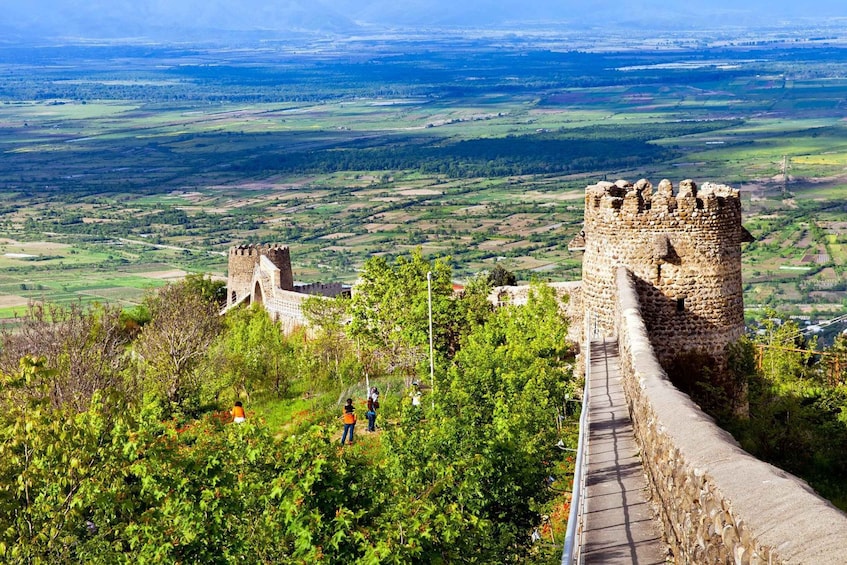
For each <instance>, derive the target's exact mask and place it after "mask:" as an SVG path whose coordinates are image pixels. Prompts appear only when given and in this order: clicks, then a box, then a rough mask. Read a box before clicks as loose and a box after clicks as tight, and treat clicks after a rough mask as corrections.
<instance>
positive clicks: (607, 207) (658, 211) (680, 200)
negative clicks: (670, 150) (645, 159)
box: [585, 179, 741, 221]
mask: <svg viewBox="0 0 847 565" xmlns="http://www.w3.org/2000/svg"><path fill="white" fill-rule="evenodd" d="M608 211H613V212H617V213H620V214H621V215H626V216H641V217H643V218H644V219H645V220H647V221H672V220H674V219H692V220H694V219H697V218H699V219H700V220H701V221H703V220H709V219H710V218H714V217H719V216H726V217H730V218H732V217H734V216H735V215H736V214H740V212H741V199H740V197H739V192H738V189H735V188H732V187H729V186H727V185H724V184H713V183H709V182H707V183H703V185H702V186H700V187H698V186H697V184H696V183H695V182H694V181H692V180H684V181H682V182H680V183H679V190H678V191H676V192H675V191H674V186H673V183H671V181H669V180H668V179H664V180H662V181H661V182H660V183H659V186H658V187H657V189H656V191H655V192H654V191H653V185H652V184H651V183H650V181H648V180H647V179H641V180H639V181H638V182H636V183H635V184H632V183H630V182H629V181H625V180H619V181H617V182H614V183H611V182H605V181H604V182H599V183H597V184H594V185H591V186H589V187H587V188H586V189H585V214H586V216H589V215H598V214H604V213H608Z"/></svg>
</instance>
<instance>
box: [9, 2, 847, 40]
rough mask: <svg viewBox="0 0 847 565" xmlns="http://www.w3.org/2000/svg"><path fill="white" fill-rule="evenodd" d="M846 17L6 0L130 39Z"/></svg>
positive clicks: (609, 8)
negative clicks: (168, 34)
mask: <svg viewBox="0 0 847 565" xmlns="http://www.w3.org/2000/svg"><path fill="white" fill-rule="evenodd" d="M808 16H814V17H833V16H843V17H847V2H845V1H844V0H837V1H836V0H804V1H803V2H798V1H796V0H793V1H791V2H788V1H786V0H747V1H744V0H736V1H731V0H685V1H680V0H631V1H627V2H623V1H616V0H588V1H576V0H558V1H557V0H460V1H456V0H274V1H271V0H0V29H3V28H5V29H12V30H20V31H21V32H22V33H33V32H40V33H45V34H50V35H67V36H93V37H96V36H103V37H116V36H132V35H146V34H150V33H155V32H156V30H162V29H170V30H175V29H184V30H195V31H196V30H209V29H228V30H256V29H264V30H274V31H285V30H307V31H319V32H339V33H345V32H352V31H354V30H356V29H359V28H361V26H365V27H370V26H379V27H392V26H404V27H406V26H416V27H430V26H445V25H449V26H462V27H492V26H508V27H520V25H521V23H522V22H527V21H532V22H539V21H547V22H562V23H564V24H566V25H568V26H569V27H573V26H577V27H578V26H580V25H585V26H597V25H606V26H610V27H613V26H617V27H620V26H635V25H638V26H642V27H648V28H649V27H655V32H656V33H657V34H660V33H661V32H662V31H663V30H664V29H680V28H683V29H684V28H691V27H696V28H702V27H709V26H713V27H720V26H723V25H765V24H768V23H780V24H785V23H789V24H790V23H791V22H792V21H800V20H801V19H803V18H806V17H808Z"/></svg>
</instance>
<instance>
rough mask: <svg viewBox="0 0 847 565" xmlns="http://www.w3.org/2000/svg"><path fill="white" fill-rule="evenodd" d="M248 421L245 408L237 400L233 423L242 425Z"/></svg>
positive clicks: (233, 409)
mask: <svg viewBox="0 0 847 565" xmlns="http://www.w3.org/2000/svg"><path fill="white" fill-rule="evenodd" d="M246 419H247V414H245V413H244V406H243V405H242V404H241V401H240V400H237V401H236V402H235V406H233V407H232V421H233V422H235V423H236V424H240V423H241V422H243V421H244V420H246Z"/></svg>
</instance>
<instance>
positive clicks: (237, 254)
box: [226, 245, 294, 306]
mask: <svg viewBox="0 0 847 565" xmlns="http://www.w3.org/2000/svg"><path fill="white" fill-rule="evenodd" d="M262 257H265V258H267V260H269V261H270V262H271V263H272V264H273V265H274V266H275V267H277V268H278V269H279V281H273V283H274V286H277V287H278V288H280V289H282V290H294V276H293V275H292V272H291V256H290V254H289V251H288V246H285V245H238V246H235V247H231V248H230V249H229V274H228V276H227V281H226V290H227V305H228V306H231V305H233V304H235V303H236V302H238V301H239V300H241V299H242V298H243V297H244V296H249V295H251V294H252V293H253V292H254V290H256V289H255V288H254V286H255V283H254V278H253V274H254V272H255V271H256V266H257V265H258V264H259V263H260V261H261V260H262ZM259 298H261V297H259Z"/></svg>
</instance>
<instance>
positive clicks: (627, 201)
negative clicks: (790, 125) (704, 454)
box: [582, 180, 752, 378]
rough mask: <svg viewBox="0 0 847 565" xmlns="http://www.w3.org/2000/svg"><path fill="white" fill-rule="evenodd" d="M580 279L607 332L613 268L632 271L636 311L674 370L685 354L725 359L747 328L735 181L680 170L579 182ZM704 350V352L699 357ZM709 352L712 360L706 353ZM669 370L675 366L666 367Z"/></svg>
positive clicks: (746, 237)
mask: <svg viewBox="0 0 847 565" xmlns="http://www.w3.org/2000/svg"><path fill="white" fill-rule="evenodd" d="M583 237H584V248H585V255H584V257H583V268H582V280H583V285H582V288H583V291H582V292H583V300H584V304H585V310H586V313H589V314H590V316H591V320H592V323H593V324H596V327H597V328H598V329H600V330H601V331H603V332H605V333H607V334H609V335H611V334H613V333H614V327H615V297H616V289H615V271H616V269H617V267H618V266H621V265H622V266H625V267H626V268H627V269H628V270H629V271H630V272H631V273H632V275H633V276H634V277H635V281H636V287H637V289H638V295H639V302H640V304H641V309H642V317H643V319H644V322H645V324H646V326H647V330H648V333H649V335H650V340H651V342H652V344H653V347H654V348H655V350H656V353H657V355H658V357H659V361H660V362H661V363H662V365H663V366H664V367H665V369H666V370H667V371H668V372H669V374H670V373H672V372H673V371H672V368H673V367H674V365H675V364H677V365H679V360H680V359H681V357H683V356H684V355H685V354H689V357H690V356H691V354H694V353H695V352H697V353H699V354H703V355H705V356H707V357H709V358H711V362H712V363H713V364H714V366H713V367H712V369H713V370H714V371H715V372H721V371H723V369H725V367H726V346H727V344H729V343H731V342H733V341H735V340H737V339H738V338H739V337H741V336H742V335H743V334H744V302H743V296H742V284H741V244H742V243H743V242H746V241H751V240H752V238H751V236H750V234H749V232H747V230H746V229H744V227H742V225H741V200H740V198H739V192H738V190H737V189H733V188H731V187H729V186H726V185H721V184H711V183H704V184H703V185H702V186H700V187H699V188H698V187H697V185H696V184H695V183H694V182H693V181H691V180H684V181H682V182H681V183H680V185H679V190H678V191H676V192H675V191H674V187H673V185H672V184H671V182H670V181H669V180H663V181H661V182H660V183H659V186H658V188H657V189H656V190H655V192H654V191H653V186H652V185H651V184H650V182H649V181H647V180H640V181H638V182H637V183H635V184H631V183H629V182H626V181H617V182H615V183H610V182H601V183H598V184H595V185H592V186H589V187H587V188H586V190H585V227H584V234H583ZM703 359H704V360H705V359H706V358H705V357H703ZM707 362H708V361H707ZM672 378H673V375H672Z"/></svg>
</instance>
